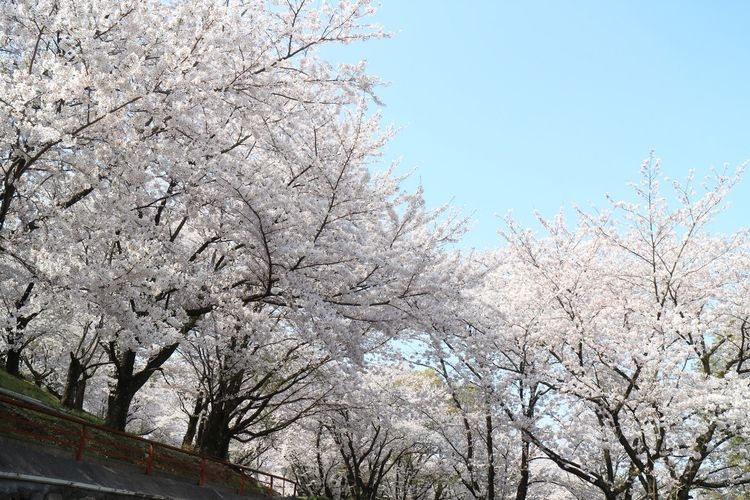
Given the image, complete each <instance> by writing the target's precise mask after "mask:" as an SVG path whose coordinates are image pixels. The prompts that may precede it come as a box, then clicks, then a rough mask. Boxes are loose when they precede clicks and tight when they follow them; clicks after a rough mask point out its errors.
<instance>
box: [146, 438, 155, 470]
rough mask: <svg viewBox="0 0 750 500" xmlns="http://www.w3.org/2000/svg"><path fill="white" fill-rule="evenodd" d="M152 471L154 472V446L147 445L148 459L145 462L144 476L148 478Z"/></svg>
mask: <svg viewBox="0 0 750 500" xmlns="http://www.w3.org/2000/svg"><path fill="white" fill-rule="evenodd" d="M153 471H154V445H153V444H151V443H149V445H148V459H147V461H146V475H147V476H150V475H151V473H152V472H153Z"/></svg>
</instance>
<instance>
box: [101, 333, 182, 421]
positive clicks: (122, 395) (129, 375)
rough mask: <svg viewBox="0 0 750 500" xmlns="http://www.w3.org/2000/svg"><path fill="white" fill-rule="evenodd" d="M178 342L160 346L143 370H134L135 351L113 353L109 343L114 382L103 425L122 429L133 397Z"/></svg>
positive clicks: (174, 348)
mask: <svg viewBox="0 0 750 500" xmlns="http://www.w3.org/2000/svg"><path fill="white" fill-rule="evenodd" d="M178 346H179V344H177V343H175V344H172V345H168V346H166V347H164V348H162V349H161V350H160V351H159V352H157V353H156V354H155V355H153V356H152V357H151V358H149V360H148V362H147V363H146V366H145V367H144V368H143V370H141V371H139V372H136V371H135V352H134V351H131V350H127V351H125V352H123V353H122V354H121V355H119V356H117V355H116V354H115V352H116V351H115V346H114V345H110V348H109V350H108V353H109V356H110V360H111V361H112V362H113V363H114V365H115V378H116V380H115V383H114V384H113V385H112V386H111V387H110V392H109V398H108V399H107V416H106V417H105V419H104V425H106V426H107V427H110V428H112V429H116V430H119V431H124V430H125V426H126V425H127V423H128V412H129V411H130V404H131V403H132V402H133V398H134V397H135V395H136V394H137V393H138V391H139V390H140V389H141V387H143V386H144V384H145V383H146V382H148V380H149V379H150V378H151V375H153V374H154V372H155V371H157V370H158V369H160V368H161V366H162V365H163V364H164V363H165V362H166V361H167V360H168V359H169V357H170V356H171V355H172V353H174V352H175V351H176V350H177V347H178Z"/></svg>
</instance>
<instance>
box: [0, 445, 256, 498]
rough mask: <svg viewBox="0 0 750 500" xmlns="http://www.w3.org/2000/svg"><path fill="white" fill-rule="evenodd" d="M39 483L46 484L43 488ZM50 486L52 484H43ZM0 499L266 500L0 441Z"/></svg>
mask: <svg viewBox="0 0 750 500" xmlns="http://www.w3.org/2000/svg"><path fill="white" fill-rule="evenodd" d="M45 478H46V479H49V480H48V481H46V483H47V484H44V483H45ZM49 483H54V484H49ZM0 498H17V499H19V500H20V499H35V500H36V499H39V500H43V499H45V500H54V499H60V500H62V499H67V498H77V499H81V500H83V499H91V500H98V499H113V500H114V499H116V500H120V499H123V500H124V499H132V498H150V499H160V500H164V499H189V500H192V499H195V500H204V499H205V500H239V499H244V500H248V499H249V500H268V498H269V497H265V496H261V495H246V496H239V495H236V494H234V493H232V492H231V491H228V490H224V489H220V488H214V487H210V486H206V487H199V486H197V485H191V484H186V483H185V482H181V481H179V480H177V479H173V478H170V477H166V476H162V475H158V474H154V475H153V476H147V475H145V474H144V473H143V471H141V470H138V468H136V467H134V466H130V465H129V464H123V463H119V462H114V461H105V460H99V461H94V462H90V461H86V462H83V461H82V462H77V461H76V460H74V459H73V457H72V452H70V450H62V449H56V448H52V447H48V446H44V445H39V444H35V443H30V442H26V441H21V440H16V439H12V438H7V437H3V436H0Z"/></svg>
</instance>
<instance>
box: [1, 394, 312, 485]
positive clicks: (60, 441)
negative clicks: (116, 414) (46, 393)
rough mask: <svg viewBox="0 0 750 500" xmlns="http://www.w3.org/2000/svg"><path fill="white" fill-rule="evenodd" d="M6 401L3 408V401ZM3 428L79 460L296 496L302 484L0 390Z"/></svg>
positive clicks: (4, 430) (201, 482) (213, 483)
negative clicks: (108, 462) (120, 464)
mask: <svg viewBox="0 0 750 500" xmlns="http://www.w3.org/2000/svg"><path fill="white" fill-rule="evenodd" d="M3 405H4V406H5V408H4V409H3V408H2V406H3ZM0 410H3V411H0V433H4V434H6V435H9V436H16V437H21V438H23V437H26V438H31V439H34V440H37V441H44V442H46V443H49V444H52V445H54V446H57V447H59V448H64V449H69V450H71V451H72V452H73V456H74V457H75V459H76V460H85V459H86V458H87V457H89V456H97V457H100V458H107V459H113V460H118V461H122V462H126V463H129V464H133V465H136V466H138V467H140V468H141V469H142V470H143V472H144V474H147V475H151V474H153V473H154V472H155V471H160V472H162V473H165V474H170V475H175V476H180V477H183V478H185V479H186V480H192V481H195V482H196V483H197V484H198V485H199V486H204V485H206V484H212V485H217V486H224V487H229V488H231V489H233V490H235V491H236V492H237V493H239V494H240V495H243V494H244V493H245V492H250V491H252V490H255V491H256V492H257V491H260V492H262V493H265V494H267V495H271V496H273V495H282V496H285V495H295V496H296V494H297V484H296V483H295V482H294V481H292V480H290V479H287V478H285V477H282V476H277V475H275V474H270V473H268V472H263V471H259V470H256V469H251V468H249V467H245V466H243V465H237V464H232V463H229V462H224V461H222V460H217V459H214V458H210V457H204V456H202V455H198V454H197V453H192V452H190V451H186V450H183V449H181V448H177V447H175V446H170V445H167V444H163V443H159V442H156V441H151V440H149V439H144V438H141V437H138V436H133V435H131V434H127V433H125V432H119V431H114V430H112V429H108V428H107V427H103V426H101V425H96V424H92V423H90V422H87V421H85V420H83V419H80V418H76V417H72V416H69V415H65V414H63V413H59V412H57V411H54V410H50V409H47V408H45V407H42V406H37V405H34V404H31V403H27V402H24V401H19V400H16V399H12V398H9V397H6V396H3V395H0Z"/></svg>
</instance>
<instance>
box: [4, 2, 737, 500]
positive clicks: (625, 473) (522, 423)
mask: <svg viewBox="0 0 750 500" xmlns="http://www.w3.org/2000/svg"><path fill="white" fill-rule="evenodd" d="M369 4H370V2H369V1H367V0H356V1H355V0H349V1H341V2H313V1H306V0H288V1H267V0H242V1H222V2H210V1H204V0H180V1H176V2H162V1H158V0H128V1H123V2H109V1H104V0H77V1H76V0H67V1H57V0H40V1H35V2H30V1H26V0H18V1H16V0H11V1H8V2H4V3H2V5H0V26H1V27H2V29H1V30H0V70H1V71H0V110H1V111H0V128H1V129H2V133H1V134H0V137H1V138H2V139H1V142H0V182H1V185H0V290H1V293H0V332H1V333H2V341H1V342H0V352H1V356H2V362H3V363H4V366H5V370H6V371H7V372H9V373H11V374H14V375H23V376H26V377H28V378H30V379H33V380H34V382H35V383H37V384H38V385H40V386H44V387H45V388H47V389H49V390H51V391H53V392H54V393H55V394H57V395H58V396H59V397H60V399H61V401H62V402H63V404H65V405H66V406H69V407H71V408H86V409H88V410H90V411H94V412H98V413H100V414H101V415H102V417H103V418H104V419H105V422H106V425H108V426H111V427H113V428H117V429H125V428H127V429H128V430H132V431H136V432H141V433H144V434H150V435H152V436H157V437H159V438H161V439H166V440H170V441H173V442H176V443H177V444H182V446H185V447H187V448H191V449H195V450H197V451H199V452H201V453H204V454H207V455H212V456H216V457H221V458H231V459H233V460H237V461H243V462H246V463H254V464H260V465H265V466H273V467H276V468H278V469H279V470H281V471H284V472H286V473H287V474H292V475H294V476H295V477H296V478H297V480H298V481H299V482H300V483H301V485H302V487H303V489H304V490H305V491H306V492H307V493H309V494H317V495H325V496H328V497H331V498H357V499H359V498H362V499H376V498H391V499H404V500H405V499H422V498H425V499H426V498H431V499H441V498H477V499H495V498H517V499H524V498H553V497H556V498H607V499H615V498H623V499H625V498H649V499H656V498H659V497H663V498H675V499H687V498H690V495H695V494H703V495H711V494H715V495H717V496H722V495H724V496H727V495H729V496H731V495H737V496H739V495H742V494H743V492H745V489H744V488H745V484H748V483H750V456H748V453H749V452H750V447H749V446H748V445H747V444H746V439H747V438H748V437H750V436H748V434H750V430H749V429H748V425H747V422H746V418H747V415H748V413H749V410H750V408H748V406H750V403H749V402H750V389H749V388H748V383H749V382H750V378H748V371H750V348H749V347H748V343H750V276H748V275H749V273H750V259H749V255H748V250H749V248H748V238H747V235H746V233H744V232H738V233H736V234H733V235H729V236H718V235H712V234H711V233H710V232H708V231H707V224H709V223H710V221H711V219H712V217H713V215H714V214H715V213H717V212H718V211H719V210H721V209H722V207H723V203H724V202H725V200H726V197H727V194H728V193H729V191H730V189H731V188H732V187H733V186H734V185H735V184H736V183H737V182H738V180H739V178H738V177H737V176H732V175H724V174H720V175H716V176H715V178H714V179H712V180H711V184H710V185H709V186H707V187H706V188H705V189H701V192H700V194H698V193H696V192H695V189H694V187H693V185H692V180H691V179H688V181H687V182H686V183H684V184H677V185H675V186H674V190H673V192H672V196H671V199H672V205H675V206H676V208H670V207H669V206H668V204H667V202H666V200H665V198H664V195H663V194H662V193H661V191H660V189H659V180H660V179H659V174H658V164H657V163H656V162H655V161H652V160H649V161H648V162H646V163H645V164H644V166H643V169H642V181H641V183H640V184H637V185H635V186H634V191H635V203H621V202H613V203H612V207H611V210H609V211H608V212H605V213H597V214H589V213H584V212H580V213H578V214H577V223H576V224H574V225H572V226H571V225H567V224H566V222H565V221H564V220H563V218H562V216H561V217H558V218H556V219H554V220H551V221H546V220H540V222H541V227H542V228H543V231H541V236H539V235H538V234H535V233H532V232H531V231H528V230H525V229H523V228H521V227H519V226H518V225H517V224H516V223H515V222H514V221H512V220H508V221H507V224H506V229H505V231H504V232H503V233H502V234H503V237H504V243H503V244H502V245H501V248H502V249H500V250H497V251H494V252H486V253H482V254H469V255H466V254H460V253H457V252H455V251H452V250H451V248H452V247H451V245H452V244H453V243H455V242H456V241H458V239H460V237H461V234H462V232H463V226H464V222H463V221H462V220H461V219H457V218H455V217H454V216H452V215H451V213H450V212H449V211H446V210H438V211H431V210H428V209H426V208H425V206H424V202H423V199H422V195H421V193H420V192H415V193H410V192H408V191H405V190H404V188H403V186H402V182H401V179H400V178H398V177H397V176H395V175H394V173H393V170H392V169H390V170H385V171H384V170H383V169H382V168H381V167H380V166H379V165H377V164H376V162H377V160H378V157H379V154H380V152H381V149H382V147H383V146H384V144H385V143H386V141H387V140H388V138H389V135H390V132H388V131H387V130H384V129H383V128H382V127H381V126H380V123H379V120H378V116H377V114H374V113H373V112H372V111H371V109H370V108H371V107H372V104H373V103H377V99H376V98H375V95H374V93H373V89H374V87H375V86H376V85H377V84H378V80H377V79H376V78H374V77H372V76H369V75H368V74H367V73H366V72H365V67H364V65H362V64H356V65H338V66H334V65H332V64H330V63H328V62H326V61H325V60H324V59H322V58H321V57H320V56H319V51H318V48H319V47H321V46H325V45H330V44H342V43H349V42H352V41H363V40H367V39H371V38H378V37H381V36H383V35H382V33H381V32H380V30H379V28H378V27H377V26H372V25H370V24H368V22H367V18H368V16H369V15H370V14H371V11H372V9H371V7H370V5H369ZM404 358H408V359H404ZM407 361H408V362H407Z"/></svg>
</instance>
